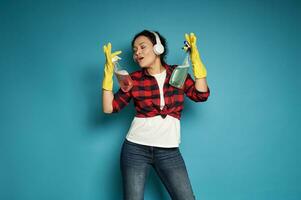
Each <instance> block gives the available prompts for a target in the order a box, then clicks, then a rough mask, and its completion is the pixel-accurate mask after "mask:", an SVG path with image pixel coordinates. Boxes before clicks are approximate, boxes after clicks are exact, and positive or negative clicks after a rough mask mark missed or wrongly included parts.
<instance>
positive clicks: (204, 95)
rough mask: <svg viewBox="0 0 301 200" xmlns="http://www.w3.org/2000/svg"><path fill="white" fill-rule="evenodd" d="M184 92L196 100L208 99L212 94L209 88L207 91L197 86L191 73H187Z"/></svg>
mask: <svg viewBox="0 0 301 200" xmlns="http://www.w3.org/2000/svg"><path fill="white" fill-rule="evenodd" d="M184 92H185V94H186V96H187V97H189V98H190V99H191V100H193V101H196V102H200V101H206V100H207V99H208V97H209V95H210V90H209V88H208V91H207V92H200V91H198V90H197V89H196V88H195V81H194V80H193V79H192V78H191V76H190V74H188V75H187V78H186V80H185V85H184Z"/></svg>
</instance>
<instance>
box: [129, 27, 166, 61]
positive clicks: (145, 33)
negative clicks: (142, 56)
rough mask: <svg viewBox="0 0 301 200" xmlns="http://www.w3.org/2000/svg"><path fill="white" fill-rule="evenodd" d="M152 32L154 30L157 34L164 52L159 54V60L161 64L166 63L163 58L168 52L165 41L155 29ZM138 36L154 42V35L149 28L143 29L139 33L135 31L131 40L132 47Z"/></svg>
mask: <svg viewBox="0 0 301 200" xmlns="http://www.w3.org/2000/svg"><path fill="white" fill-rule="evenodd" d="M154 32H156V33H157V34H158V36H159V38H160V41H161V44H162V45H163V46H164V52H163V53H162V54H161V55H160V60H161V63H162V64H166V62H165V58H166V55H167V52H168V50H167V44H166V43H167V41H166V39H165V38H164V37H163V36H162V35H160V33H158V32H157V31H154ZM139 36H145V37H147V38H148V39H149V40H150V41H151V42H152V43H153V45H155V44H156V36H155V35H154V34H153V33H152V32H151V31H149V30H143V31H141V32H140V33H137V34H136V35H135V36H134V38H133V40H132V47H134V42H135V40H136V39H137V38H138V37H139Z"/></svg>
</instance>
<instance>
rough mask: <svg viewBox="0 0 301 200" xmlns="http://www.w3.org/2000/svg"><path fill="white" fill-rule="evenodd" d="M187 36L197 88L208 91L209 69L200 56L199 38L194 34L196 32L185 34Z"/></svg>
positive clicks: (200, 90)
mask: <svg viewBox="0 0 301 200" xmlns="http://www.w3.org/2000/svg"><path fill="white" fill-rule="evenodd" d="M185 38H186V41H187V42H188V44H189V46H190V58H191V63H192V70H193V74H194V77H195V88H196V89H197V90H198V91H199V92H207V91H208V85H207V80H206V77H207V70H206V68H205V65H204V64H203V62H202V60H201V58H200V54H199V51H198V48H197V45H196V40H197V38H196V36H195V35H194V33H190V35H188V34H185Z"/></svg>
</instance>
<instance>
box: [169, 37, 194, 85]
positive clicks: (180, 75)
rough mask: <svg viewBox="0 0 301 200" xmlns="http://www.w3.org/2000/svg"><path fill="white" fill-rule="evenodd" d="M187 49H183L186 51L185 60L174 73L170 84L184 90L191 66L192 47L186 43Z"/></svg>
mask: <svg viewBox="0 0 301 200" xmlns="http://www.w3.org/2000/svg"><path fill="white" fill-rule="evenodd" d="M184 44H185V47H183V49H184V51H185V58H184V61H183V63H182V65H178V66H177V67H176V68H175V69H174V70H173V72H172V74H171V77H170V80H169V84H170V85H172V86H174V87H176V88H179V89H182V88H183V85H184V83H185V80H186V78H187V74H188V70H189V66H190V46H189V44H188V43H187V42H186V41H184Z"/></svg>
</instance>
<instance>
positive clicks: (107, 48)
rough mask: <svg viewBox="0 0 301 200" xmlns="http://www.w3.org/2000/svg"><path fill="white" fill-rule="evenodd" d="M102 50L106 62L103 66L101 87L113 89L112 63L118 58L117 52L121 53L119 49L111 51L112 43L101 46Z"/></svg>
mask: <svg viewBox="0 0 301 200" xmlns="http://www.w3.org/2000/svg"><path fill="white" fill-rule="evenodd" d="M103 51H104V54H105V57H106V63H105V66H104V78H103V82H102V88H103V89H104V90H110V91H112V90H113V73H114V63H113V61H116V60H118V59H120V58H119V57H118V55H119V54H121V53H122V52H121V51H116V52H114V53H112V52H111V51H112V44H111V43H108V44H107V45H104V46H103Z"/></svg>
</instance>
